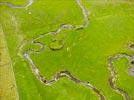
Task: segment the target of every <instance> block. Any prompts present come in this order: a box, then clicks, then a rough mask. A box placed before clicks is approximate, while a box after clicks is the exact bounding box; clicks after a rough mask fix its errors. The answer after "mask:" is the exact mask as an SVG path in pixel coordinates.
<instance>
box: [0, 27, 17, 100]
mask: <svg viewBox="0 0 134 100" xmlns="http://www.w3.org/2000/svg"><path fill="white" fill-rule="evenodd" d="M0 100H19V96H18V92H17V87H16V81H15V76H14V72H13V66H12V61H11V58H10V55H9V51H8V47H7V43H6V40H5V36H4V33H3V31H2V27H1V26H0Z"/></svg>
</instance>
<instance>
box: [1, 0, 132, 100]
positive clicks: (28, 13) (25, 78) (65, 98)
mask: <svg viewBox="0 0 134 100" xmlns="http://www.w3.org/2000/svg"><path fill="white" fill-rule="evenodd" d="M0 1H5V0H0ZM6 1H8V2H12V3H14V4H24V3H25V0H22V1H20V0H19V1H18V0H6ZM83 4H84V6H85V7H86V8H87V9H88V11H89V12H90V15H89V19H90V20H89V26H88V27H87V28H85V29H83V30H63V31H61V32H60V33H59V34H61V35H63V37H64V43H65V44H64V46H63V48H62V49H60V50H57V51H53V50H51V49H50V48H49V47H50V43H51V42H52V40H53V38H54V37H52V36H51V35H48V36H46V37H43V38H41V39H40V40H39V41H40V42H43V43H44V44H46V46H45V49H44V51H42V52H41V53H39V54H32V55H31V56H32V59H33V61H34V63H35V65H36V66H38V68H39V70H40V72H41V73H42V74H43V75H44V76H46V77H47V78H48V79H51V78H52V76H53V75H54V74H55V73H57V72H58V71H60V70H63V69H67V70H69V71H70V72H71V73H72V74H73V75H74V76H76V77H78V78H79V79H81V80H85V81H89V82H90V83H91V84H93V85H94V86H96V87H97V88H98V89H99V90H100V91H101V92H102V93H103V94H104V95H105V96H106V98H107V100H123V97H122V96H121V95H120V94H117V93H116V92H114V91H113V89H112V88H111V87H110V85H109V83H108V78H109V76H110V72H109V70H108V64H107V59H108V57H109V56H112V55H114V54H116V53H120V52H126V53H130V54H133V53H134V52H131V51H130V50H129V49H128V48H127V47H128V44H129V43H130V42H134V28H133V25H134V2H133V0H132V1H128V0H113V1H112V0H104V1H103V0H83ZM82 23H83V15H82V13H81V9H80V8H79V6H78V5H77V3H76V1H75V0H35V1H34V3H33V4H32V5H31V6H30V7H29V8H27V9H14V8H9V7H7V6H4V5H0V25H2V28H3V31H4V33H5V36H6V40H7V43H8V47H9V50H10V56H11V58H12V62H13V63H14V64H13V67H14V72H15V77H16V81H17V88H18V92H19V97H20V100H98V99H99V98H98V97H97V95H96V94H95V93H94V92H93V91H92V90H90V89H88V88H86V87H83V86H80V85H78V84H75V83H73V82H72V81H70V80H69V79H67V78H62V79H61V80H59V81H58V82H56V83H55V84H53V85H52V86H45V85H43V84H42V83H41V82H40V81H38V80H37V79H36V77H35V76H34V74H33V73H32V71H31V69H30V66H29V64H28V62H27V61H26V60H24V59H23V58H20V57H19V56H18V55H17V52H18V45H19V44H20V43H21V42H22V41H23V40H26V41H29V40H31V39H32V38H33V37H35V36H37V35H39V34H42V33H46V32H49V31H55V30H56V29H57V28H58V27H59V26H60V25H61V24H72V25H81V24H82ZM55 38H59V37H55ZM23 42H24V41H23ZM28 46H29V47H30V48H36V47H35V46H33V45H30V44H28ZM37 49H38V47H37ZM115 65H116V68H115V69H116V70H117V74H118V79H117V84H118V86H119V87H121V88H122V89H124V90H125V91H127V92H128V93H129V95H130V96H131V97H132V100H134V86H133V83H134V77H131V76H129V75H128V73H127V69H128V67H129V66H130V65H129V64H128V61H127V60H126V59H121V60H120V61H117V62H115Z"/></svg>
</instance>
